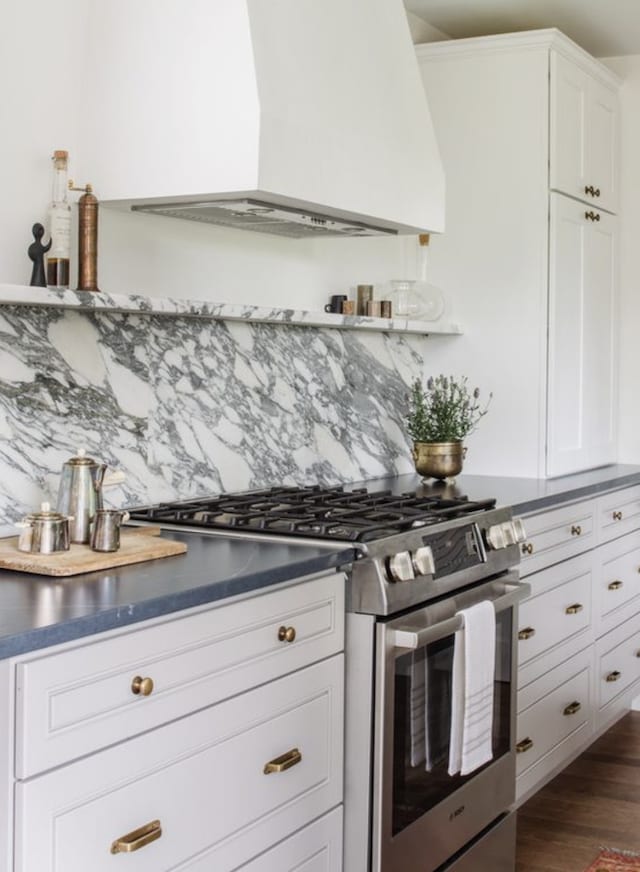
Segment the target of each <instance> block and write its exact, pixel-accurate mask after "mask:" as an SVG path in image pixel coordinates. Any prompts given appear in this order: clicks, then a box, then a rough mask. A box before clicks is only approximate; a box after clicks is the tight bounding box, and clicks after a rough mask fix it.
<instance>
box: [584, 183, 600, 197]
mask: <svg viewBox="0 0 640 872" xmlns="http://www.w3.org/2000/svg"><path fill="white" fill-rule="evenodd" d="M584 192H585V194H591V196H592V197H599V196H600V188H594V187H593V185H585V188H584Z"/></svg>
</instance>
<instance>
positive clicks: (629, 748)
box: [516, 712, 640, 872]
mask: <svg viewBox="0 0 640 872" xmlns="http://www.w3.org/2000/svg"><path fill="white" fill-rule="evenodd" d="M603 845H604V846H607V847H612V848H624V849H627V850H632V851H638V852H640V712H630V713H629V714H627V715H625V717H624V718H622V720H620V721H618V723H617V724H615V725H614V726H613V727H611V729H610V730H608V731H607V732H606V733H605V734H604V735H603V736H601V737H600V738H599V739H598V740H597V741H596V742H594V744H593V745H592V746H591V747H590V748H589V749H588V750H587V751H585V752H584V753H583V754H582V755H581V756H580V757H578V758H577V759H576V760H574V762H573V763H571V764H570V765H569V766H568V767H567V768H566V769H565V770H564V771H563V772H561V773H560V774H559V775H558V776H556V778H554V779H553V781H550V782H549V784H547V785H546V786H545V787H543V788H542V789H541V790H539V791H538V793H536V794H535V796H533V797H531V799H529V800H528V801H527V802H526V803H525V804H524V805H523V806H522V807H521V808H520V809H519V811H518V853H517V863H516V872H583V870H584V869H586V868H587V867H588V866H589V864H590V863H591V862H592V861H593V860H594V858H595V856H596V855H597V853H598V850H599V848H600V847H601V846H603Z"/></svg>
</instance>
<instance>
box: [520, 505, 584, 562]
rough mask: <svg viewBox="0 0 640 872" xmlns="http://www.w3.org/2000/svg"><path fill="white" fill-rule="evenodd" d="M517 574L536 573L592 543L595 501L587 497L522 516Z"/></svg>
mask: <svg viewBox="0 0 640 872" xmlns="http://www.w3.org/2000/svg"><path fill="white" fill-rule="evenodd" d="M523 522H524V527H525V530H526V533H527V538H526V541H525V542H523V543H522V544H521V546H520V556H521V563H520V574H521V575H522V576H526V575H529V574H530V573H532V572H538V571H539V570H540V569H544V568H545V567H547V566H551V565H552V564H554V563H559V562H560V561H561V560H566V559H567V558H568V557H573V556H574V555H576V554H581V553H582V552H583V551H588V550H589V549H590V548H593V547H594V545H595V540H596V537H595V503H594V501H593V500H588V501H586V502H582V503H573V504H572V505H569V506H561V507H560V508H559V509H552V510H551V511H548V512H539V513H538V514H535V515H528V516H526V517H525V518H523Z"/></svg>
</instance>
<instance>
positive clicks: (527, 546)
mask: <svg viewBox="0 0 640 872" xmlns="http://www.w3.org/2000/svg"><path fill="white" fill-rule="evenodd" d="M522 553H523V554H533V543H531V542H525V543H524V545H523V546H522Z"/></svg>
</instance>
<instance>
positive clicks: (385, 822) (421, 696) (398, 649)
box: [345, 572, 528, 872]
mask: <svg viewBox="0 0 640 872" xmlns="http://www.w3.org/2000/svg"><path fill="white" fill-rule="evenodd" d="M527 592H528V585H526V584H523V583H521V582H519V580H518V575H517V572H508V573H505V574H503V575H501V576H500V577H499V578H494V579H492V580H489V581H486V582H484V583H479V584H477V585H475V586H473V587H471V588H467V589H465V590H462V591H458V592H456V593H455V594H451V595H448V596H446V597H444V598H442V599H440V600H438V601H436V602H433V603H430V604H428V605H425V606H423V607H420V608H417V609H414V610H412V611H410V612H408V613H405V614H403V615H402V616H400V617H395V618H392V619H380V618H378V619H377V620H376V621H375V625H372V626H370V627H369V629H367V626H366V620H367V616H364V615H350V616H349V617H348V622H349V624H350V625H349V624H348V632H349V634H350V635H351V637H352V638H351V641H350V642H349V644H350V646H351V651H350V652H349V651H348V655H349V654H350V655H351V656H352V657H353V658H354V660H355V663H354V668H355V670H356V672H355V674H354V673H352V674H351V675H349V674H348V675H347V690H348V693H349V700H348V702H349V705H350V706H351V709H352V711H355V712H356V716H355V719H354V720H353V721H352V722H351V723H350V722H348V723H347V762H348V764H349V765H352V764H353V766H354V773H353V775H352V777H351V778H348V780H347V797H346V807H345V815H346V827H345V832H346V834H347V841H346V844H345V870H346V872H359V870H360V869H362V870H365V869H366V870H372V872H398V870H402V872H433V870H436V869H438V870H439V869H440V867H442V868H443V869H447V870H451V872H454V870H455V872H458V870H460V872H462V870H467V869H470V870H471V869H472V870H474V872H478V870H484V869H487V870H488V869H491V872H513V858H514V844H513V843H514V838H515V827H514V825H513V820H511V819H507V818H508V816H509V809H510V806H511V805H512V804H513V802H514V800H515V713H516V708H515V703H516V693H515V690H516V668H517V664H516V656H515V653H516V644H517V640H516V634H517V620H516V610H517V604H518V602H519V600H520V599H522V598H523V596H525V595H526V593H527ZM483 600H488V601H490V602H492V603H493V605H494V608H495V611H496V640H495V641H496V648H495V650H496V664H495V674H494V706H493V724H492V750H493V758H492V760H491V761H490V762H489V763H486V764H485V765H484V766H482V767H481V768H479V769H477V770H475V771H474V772H471V773H470V774H468V775H465V776H462V775H460V774H457V775H454V776H451V775H449V774H448V762H449V736H450V732H451V689H452V663H453V650H454V639H455V632H456V630H457V629H459V628H460V626H461V619H460V617H459V616H457V612H459V611H460V610H461V609H465V608H469V607H470V606H471V605H473V604H475V603H477V602H481V601H483ZM371 632H372V633H373V638H372V639H371V636H370V635H369V634H370V633H371ZM367 639H369V640H370V642H369V644H370V651H369V653H368V654H366V653H363V647H366V645H367ZM355 649H357V652H356V650H355ZM368 656H369V657H371V658H372V659H371V661H370V662H373V664H374V669H373V675H372V680H371V686H370V688H369V689H368V691H367V682H366V681H365V680H364V669H365V662H366V659H367V657H368ZM358 661H359V662H358ZM367 693H370V699H369V704H371V705H372V707H373V712H374V716H373V721H372V723H371V725H370V730H371V742H370V752H369V767H370V768H369V773H370V774H369V779H368V788H369V801H368V802H369V810H368V820H369V822H370V824H369V826H370V832H369V855H368V857H367V858H366V859H365V857H364V856H363V854H362V851H361V850H360V848H359V844H360V845H361V844H362V841H363V839H364V827H365V821H366V819H367V812H366V811H365V808H364V805H365V804H366V801H365V798H364V796H363V793H362V784H363V781H364V780H365V777H366V767H367V763H366V760H365V759H364V757H365V753H363V748H362V746H363V744H364V741H365V733H366V727H365V720H364V712H365V710H366V705H367V701H366V700H365V699H364V698H363V697H366V696H367ZM358 710H361V712H362V714H363V717H362V719H360V721H359V723H358V717H357V711H358ZM347 771H348V770H347ZM350 829H351V830H353V832H351V833H350Z"/></svg>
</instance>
